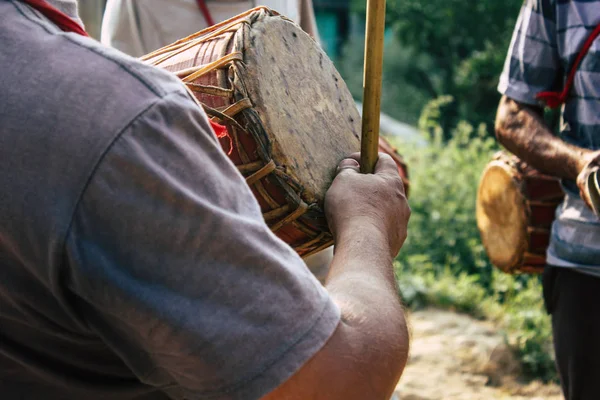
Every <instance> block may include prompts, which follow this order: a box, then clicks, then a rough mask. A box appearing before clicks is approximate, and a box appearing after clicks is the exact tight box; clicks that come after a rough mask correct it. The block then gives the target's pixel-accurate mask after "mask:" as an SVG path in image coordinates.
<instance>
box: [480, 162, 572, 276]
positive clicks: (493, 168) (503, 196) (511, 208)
mask: <svg viewBox="0 0 600 400" xmlns="http://www.w3.org/2000/svg"><path fill="white" fill-rule="evenodd" d="M563 198H564V193H563V191H562V188H561V187H560V183H559V180H558V178H554V177H551V176H547V175H543V174H541V173H540V172H539V171H536V170H535V169H533V168H531V167H529V166H528V165H527V164H525V163H524V162H523V161H521V160H519V159H518V158H517V157H515V156H509V155H508V154H506V153H503V152H500V153H497V154H496V155H495V156H494V159H493V161H492V162H490V163H489V164H488V165H487V167H486V169H485V170H484V172H483V176H482V178H481V181H480V183H479V190H478V194H477V227H478V228H479V232H480V233H481V239H482V241H483V245H484V247H485V250H486V252H487V254H488V256H489V258H490V261H491V262H492V264H493V265H494V266H496V267H498V268H499V269H501V270H502V271H504V272H507V273H519V272H524V273H539V272H541V271H543V269H544V266H545V265H546V249H547V248H548V244H549V240H550V229H551V226H552V222H553V221H554V215H555V211H556V207H557V206H558V205H559V204H560V203H561V202H562V201H563Z"/></svg>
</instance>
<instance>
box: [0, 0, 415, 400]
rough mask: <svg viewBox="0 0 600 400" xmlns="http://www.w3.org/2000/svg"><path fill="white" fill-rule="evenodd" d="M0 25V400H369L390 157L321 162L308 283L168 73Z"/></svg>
mask: <svg viewBox="0 0 600 400" xmlns="http://www.w3.org/2000/svg"><path fill="white" fill-rule="evenodd" d="M47 1H48V3H50V4H51V5H53V6H55V7H57V8H59V9H60V10H62V11H63V12H65V13H66V14H68V15H69V16H70V17H71V18H73V19H75V20H76V21H78V19H77V15H76V3H75V1H74V0H47ZM0 15H1V16H2V24H0V43H2V51H0V70H1V71H2V74H0V89H1V91H2V98H1V99H0V188H1V189H0V393H2V395H1V396H0V397H2V398H3V399H45V400H46V399H49V400H55V399H86V400H93V399H111V400H112V399H116V400H119V399H134V398H135V399H166V398H174V399H184V398H185V399H258V398H261V397H262V398H265V399H269V400H270V399H281V398H286V399H317V400H318V399H325V398H327V399H342V398H343V399H344V400H349V399H385V398H386V397H387V398H389V395H390V394H391V392H392V391H393V389H394V385H395V383H396V381H397V380H398V378H399V376H400V374H401V372H402V369H403V368H404V365H405V362H406V357H407V350H408V335H407V332H406V324H405V321H404V315H403V311H402V307H401V305H400V302H399V300H398V298H397V293H396V288H395V285H394V277H393V273H392V267H391V261H392V259H393V256H394V255H395V254H396V253H397V252H398V251H399V249H400V247H401V245H402V243H403V241H404V238H405V237H406V225H407V220H408V215H409V209H408V206H407V203H406V199H405V197H404V192H403V188H402V183H401V180H400V178H399V176H398V173H397V169H396V166H395V164H394V162H393V161H392V160H391V158H389V157H387V156H382V157H381V159H380V161H379V163H378V164H377V170H376V173H375V174H371V175H361V174H359V173H358V162H357V161H356V160H355V159H353V158H349V159H346V160H344V161H342V163H341V164H340V168H339V170H338V176H337V177H336V179H335V181H334V183H333V186H332V188H331V190H330V192H329V193H328V196H327V200H326V210H327V213H328V220H329V223H330V225H331V228H332V231H333V233H334V235H335V238H336V244H337V251H336V255H335V257H334V260H333V263H332V267H331V272H330V274H329V278H328V281H327V282H326V285H325V287H323V286H322V285H321V284H319V282H318V281H317V280H316V279H315V278H314V276H313V275H312V274H311V273H310V272H309V271H308V269H307V268H306V265H305V264H304V263H303V262H302V260H301V259H300V258H299V257H298V256H297V255H296V254H295V253H294V252H293V250H292V249H290V248H289V247H288V246H287V245H286V244H285V243H283V242H282V241H281V240H279V239H278V238H276V237H275V236H274V235H273V234H272V233H271V232H270V230H269V229H268V227H267V226H266V224H265V223H264V221H263V219H262V215H261V213H260V209H259V207H258V204H257V202H256V200H255V199H254V198H253V196H252V193H251V192H250V190H249V188H248V187H247V186H246V184H245V182H244V180H243V177H242V176H241V175H240V174H239V173H238V171H237V170H236V169H235V167H234V166H233V164H232V163H231V162H230V161H229V159H228V158H227V157H226V156H225V154H224V153H223V152H222V150H221V149H220V146H219V144H218V142H217V140H216V138H215V136H214V134H213V132H212V131H211V129H210V127H209V124H208V120H207V117H206V115H205V114H204V113H203V112H202V111H201V110H200V109H199V108H198V107H197V105H196V104H195V103H194V102H193V100H192V99H191V98H190V97H189V95H188V93H187V92H186V91H185V88H184V87H183V86H182V84H181V83H180V82H179V81H178V80H177V79H176V78H175V77H174V76H172V75H170V74H168V73H166V72H164V71H160V70H156V69H154V68H152V67H149V66H146V65H143V64H142V63H140V62H138V61H137V60H135V59H133V58H130V57H129V56H126V55H124V54H122V53H120V52H118V51H116V50H113V49H109V48H105V47H103V46H102V45H100V44H99V43H97V42H95V41H94V40H92V39H89V38H86V37H83V36H79V35H77V34H75V33H65V32H62V31H61V30H60V29H59V28H58V27H57V26H55V25H54V24H53V23H51V22H50V20H49V19H47V18H45V17H44V16H43V15H42V14H41V13H40V12H38V11H36V10H34V9H33V8H30V7H29V6H27V5H25V4H24V3H22V2H20V1H18V0H0ZM375 205H376V206H375ZM324 377H325V379H324Z"/></svg>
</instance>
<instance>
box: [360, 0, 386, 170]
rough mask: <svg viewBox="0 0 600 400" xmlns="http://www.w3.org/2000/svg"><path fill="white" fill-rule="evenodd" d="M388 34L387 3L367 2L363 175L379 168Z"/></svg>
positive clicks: (380, 1) (379, 0) (371, 0)
mask: <svg viewBox="0 0 600 400" xmlns="http://www.w3.org/2000/svg"><path fill="white" fill-rule="evenodd" d="M384 31H385V0H367V29H366V38H365V71H364V79H363V88H364V93H363V94H364V95H363V113H362V138H361V148H360V151H361V157H360V168H361V172H363V173H373V170H374V169H375V164H377V159H378V158H379V157H378V144H379V115H380V113H381V80H382V74H383V39H384V38H383V36H384Z"/></svg>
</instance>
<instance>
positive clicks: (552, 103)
mask: <svg viewBox="0 0 600 400" xmlns="http://www.w3.org/2000/svg"><path fill="white" fill-rule="evenodd" d="M599 35H600V25H598V26H597V27H596V29H594V31H593V32H592V33H591V34H590V36H589V37H588V38H587V40H586V41H585V43H584V44H583V47H582V48H581V50H580V51H579V54H578V55H577V58H576V59H575V63H573V67H572V68H571V71H570V72H569V76H568V78H567V82H566V83H565V87H564V89H563V90H562V92H541V93H538V94H537V96H535V98H536V99H538V100H541V101H543V102H544V103H546V105H547V106H548V107H550V108H556V107H558V106H560V105H561V104H564V103H565V102H566V101H567V96H568V95H569V91H570V90H571V87H572V86H573V81H574V80H575V73H576V72H577V68H579V64H581V61H582V60H583V58H584V57H585V56H586V55H587V53H588V51H589V50H590V47H592V43H594V40H596V38H597V37H598V36H599Z"/></svg>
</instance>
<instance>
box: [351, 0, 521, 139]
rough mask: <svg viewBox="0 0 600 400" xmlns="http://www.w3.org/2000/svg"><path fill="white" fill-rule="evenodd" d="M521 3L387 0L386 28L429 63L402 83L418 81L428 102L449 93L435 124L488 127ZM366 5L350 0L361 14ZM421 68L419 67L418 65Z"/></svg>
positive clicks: (447, 129)
mask: <svg viewBox="0 0 600 400" xmlns="http://www.w3.org/2000/svg"><path fill="white" fill-rule="evenodd" d="M522 2H523V0H503V1H498V0H479V1H476V2H472V1H464V0H388V1H387V21H388V26H389V27H390V28H391V29H392V30H393V32H394V34H395V35H396V37H397V38H398V40H399V41H400V43H401V44H402V46H404V47H411V48H413V49H415V50H416V51H417V52H418V53H419V54H424V55H427V57H429V58H430V59H431V60H432V62H431V63H430V65H428V68H427V69H422V68H421V67H420V65H418V64H416V65H414V66H413V68H412V69H411V70H410V71H409V73H410V76H407V77H404V78H405V79H408V80H411V81H414V82H418V83H419V85H421V87H422V90H423V91H425V92H426V93H428V94H429V95H430V96H431V98H435V97H439V96H442V95H450V96H452V98H453V99H454V101H453V103H452V104H451V105H449V106H447V107H446V109H445V112H444V115H443V116H442V119H441V121H440V123H441V125H442V128H443V131H444V132H447V133H449V132H452V131H453V128H454V127H455V126H456V125H457V123H458V121H459V120H467V121H469V122H470V123H472V124H473V125H475V126H477V125H479V124H480V123H485V124H486V126H487V127H488V129H490V128H491V126H492V124H493V118H494V113H495V110H496V106H497V104H498V99H499V95H498V93H497V92H496V84H497V81H498V76H499V75H500V72H501V71H502V65H503V62H504V57H505V55H506V52H507V49H508V45H509V42H510V37H511V34H512V31H513V28H514V24H515V21H516V18H517V15H518V12H519V8H520V6H521V4H522ZM365 7H366V1H364V0H353V8H354V10H356V11H358V12H362V13H364V12H365ZM421 65H423V64H421Z"/></svg>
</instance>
